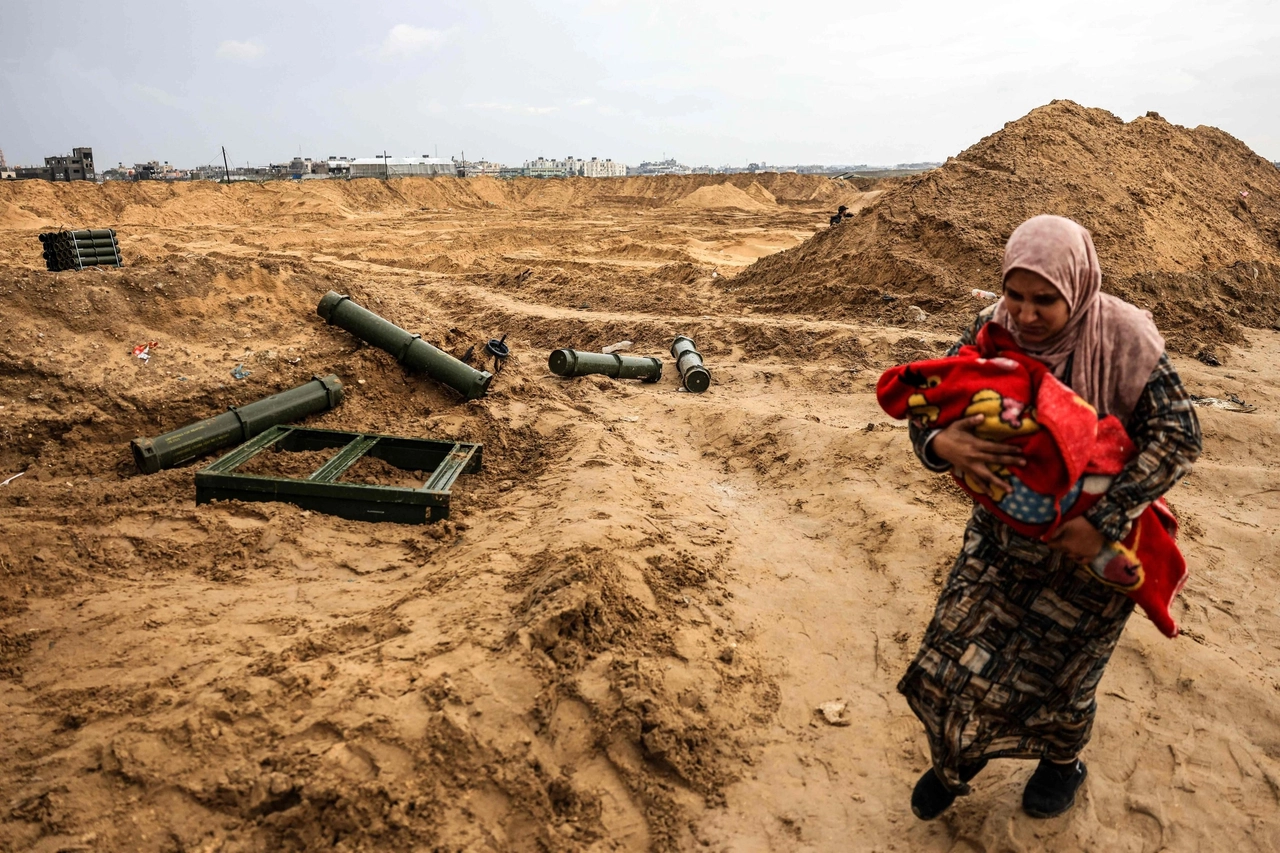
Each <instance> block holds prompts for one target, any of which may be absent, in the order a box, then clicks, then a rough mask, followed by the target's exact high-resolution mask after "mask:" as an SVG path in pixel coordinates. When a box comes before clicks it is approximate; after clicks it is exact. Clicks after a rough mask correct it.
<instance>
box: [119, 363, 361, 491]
mask: <svg viewBox="0 0 1280 853" xmlns="http://www.w3.org/2000/svg"><path fill="white" fill-rule="evenodd" d="M341 402H342V382H341V381H339V379H338V377H337V376H334V375H333V374H332V373H331V374H329V375H328V376H326V377H324V378H321V377H319V376H317V377H315V378H314V379H312V380H311V381H310V382H307V383H305V384H303V385H299V386H298V387H297V388H290V389H289V390H288V391H281V392H280V393H279V394H273V395H272V396H270V397H264V398H263V399H261V400H258V401H256V402H253V403H249V404H248V405H244V406H232V407H231V410H230V411H228V412H225V413H223V414H221V415H217V416H215V417H212V418H207V419H205V420H203V421H198V422H196V423H193V424H187V425H186V426H184V427H182V428H180V429H175V430H174V431H173V432H166V433H165V434H164V435H161V436H157V437H156V438H135V439H134V440H133V441H131V442H129V448H130V449H131V450H132V451H133V461H134V464H136V465H137V466H138V470H139V471H141V472H142V473H143V474H154V473H156V472H157V471H160V470H162V469H165V468H172V467H173V466H174V465H181V464H182V463H183V462H186V461H188V460H190V459H195V458H196V457H197V456H204V455H205V454H207V453H212V452H213V451H215V450H221V449H222V448H224V447H230V446H231V445H233V444H240V443H242V442H245V441H248V440H249V439H251V438H253V437H254V436H255V435H258V434H259V433H261V432H263V431H264V430H267V429H270V428H271V427H273V426H275V425H276V424H282V423H288V422H289V421H296V420H298V419H299V418H302V417H306V416H307V415H310V414H314V413H316V412H323V411H324V410H326V409H332V408H333V407H334V406H336V405H338V404H339V403H341Z"/></svg>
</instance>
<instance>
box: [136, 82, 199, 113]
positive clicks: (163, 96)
mask: <svg viewBox="0 0 1280 853" xmlns="http://www.w3.org/2000/svg"><path fill="white" fill-rule="evenodd" d="M133 88H134V91H136V92H137V93H138V94H139V95H141V96H142V97H144V98H147V99H148V100H151V101H155V102H156V103H157V104H161V105H162V106H166V107H170V108H172V109H182V108H183V107H185V106H187V103H186V101H184V100H183V99H182V98H179V97H178V96H176V95H171V94H169V93H168V92H166V91H165V90H164V89H158V88H156V87H155V86H141V85H136V86H134V87H133Z"/></svg>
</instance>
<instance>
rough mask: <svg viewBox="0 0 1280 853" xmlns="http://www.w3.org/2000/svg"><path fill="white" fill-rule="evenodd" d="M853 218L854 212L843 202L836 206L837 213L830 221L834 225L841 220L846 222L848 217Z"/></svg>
mask: <svg viewBox="0 0 1280 853" xmlns="http://www.w3.org/2000/svg"><path fill="white" fill-rule="evenodd" d="M852 218H853V214H852V213H849V208H848V207H846V206H845V205H843V204H842V205H840V206H839V207H837V208H836V215H835V216H833V217H831V220H830V222H831V224H832V225H839V224H840V223H841V222H844V221H845V220H846V219H852Z"/></svg>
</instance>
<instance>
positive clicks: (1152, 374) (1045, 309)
mask: <svg viewBox="0 0 1280 853" xmlns="http://www.w3.org/2000/svg"><path fill="white" fill-rule="evenodd" d="M1003 273H1004V292H1003V297H1002V298H1001V300H1000V301H999V302H998V303H997V304H996V305H995V306H994V310H992V309H988V310H987V311H984V312H983V313H981V314H979V315H978V318H977V319H976V320H975V321H974V323H973V325H972V327H971V328H969V329H968V330H967V331H966V332H965V333H964V335H963V336H962V338H961V340H960V341H959V342H958V343H956V345H955V346H954V347H952V349H951V350H950V352H949V353H948V354H949V355H954V354H955V353H956V352H957V351H958V350H959V348H960V347H961V346H962V345H965V344H972V343H973V342H974V340H975V338H976V336H977V333H978V330H979V329H980V328H982V326H983V325H984V324H986V323H987V322H992V321H993V322H996V323H999V324H1001V325H1002V326H1004V327H1006V328H1007V329H1009V331H1010V332H1011V333H1012V334H1013V337H1014V339H1015V340H1016V341H1017V343H1018V345H1019V346H1021V347H1022V349H1023V350H1024V351H1026V352H1027V353H1028V354H1029V355H1031V356H1033V357H1035V358H1037V359H1038V360H1040V361H1041V362H1043V363H1044V364H1045V365H1046V366H1047V367H1048V368H1049V369H1050V370H1051V371H1052V372H1053V374H1054V375H1055V376H1057V377H1058V378H1059V379H1061V380H1062V381H1063V382H1064V383H1065V384H1067V385H1068V386H1070V387H1071V388H1072V390H1074V391H1075V392H1076V393H1077V394H1078V395H1079V396H1081V397H1083V398H1084V399H1085V400H1087V401H1088V402H1089V403H1090V404H1092V405H1093V406H1094V408H1096V409H1097V410H1098V415H1099V417H1102V416H1104V415H1108V414H1111V415H1115V416H1116V417H1117V418H1119V420H1120V421H1121V423H1123V424H1124V427H1125V431H1126V432H1127V433H1128V434H1129V437H1130V438H1132V439H1133V442H1134V445H1135V447H1136V449H1137V451H1138V452H1137V453H1136V455H1135V456H1134V457H1133V458H1132V460H1130V462H1129V463H1128V464H1127V465H1126V466H1125V468H1124V469H1123V470H1122V471H1121V473H1120V474H1119V475H1117V476H1116V477H1115V479H1114V481H1113V482H1112V484H1111V486H1110V487H1109V489H1108V490H1107V492H1106V494H1105V495H1104V496H1103V497H1102V499H1101V500H1099V501H1098V502H1097V504H1095V505H1094V506H1093V507H1091V508H1090V509H1089V510H1088V511H1087V512H1086V513H1085V514H1084V515H1082V516H1080V517H1078V518H1075V519H1072V520H1070V521H1068V522H1066V523H1064V524H1062V525H1061V526H1060V527H1058V528H1057V529H1056V530H1055V531H1054V533H1053V534H1051V536H1050V537H1049V539H1048V541H1047V542H1041V541H1037V540H1034V539H1028V538H1025V537H1023V536H1021V535H1019V534H1018V533H1016V532H1014V531H1013V530H1012V529H1011V528H1010V527H1008V526H1007V525H1005V524H1004V523H1002V522H1001V521H999V520H998V519H997V518H996V517H995V516H994V515H993V514H992V513H991V512H990V511H989V510H987V509H985V508H983V507H982V506H980V505H975V507H974V511H973V515H972V517H971V518H970V520H969V524H968V526H967V527H966V528H965V535H964V545H963V548H962V550H961V552H960V556H959V557H958V558H957V560H956V562H955V565H954V566H953V568H952V570H951V573H950V575H949V577H948V578H947V581H946V584H945V585H944V587H943V589H942V593H941V595H940V596H939V598H938V604H937V608H936V610H935V612H934V615H933V620H932V621H931V622H930V624H929V627H928V629H927V630H926V632H925V635H924V640H923V641H922V643H921V645H920V651H919V652H918V653H917V654H916V657H915V660H914V661H913V662H912V663H911V665H910V666H909V667H908V669H907V672H906V674H905V675H904V676H903V677H902V680H901V681H900V682H899V684H898V690H899V692H901V693H902V694H903V695H904V696H905V697H906V699H907V702H908V704H909V705H910V706H911V709H912V710H913V711H914V712H915V714H916V716H917V717H919V718H920V721H921V722H922V723H923V724H924V726H925V729H926V732H927V734H928V738H929V746H930V750H931V752H932V757H933V766H932V767H931V768H930V769H929V770H927V771H926V772H925V774H924V775H923V776H922V777H921V778H920V781H919V782H917V783H916V787H915V790H914V792H913V793H912V797H911V807H912V811H914V812H915V814H916V816H917V817H919V818H921V819H923V820H931V819H933V818H935V817H937V816H938V815H940V814H942V812H943V811H945V810H946V809H947V808H948V807H949V806H950V805H951V804H952V802H954V801H955V798H956V797H957V796H959V795H963V794H967V793H969V784H968V783H969V782H970V781H971V780H973V779H974V777H976V776H977V775H978V773H980V772H981V771H982V769H983V768H984V767H985V766H986V764H987V761H988V760H989V759H992V758H1029V759H1039V764H1038V765H1037V767H1036V769H1035V772H1034V773H1033V774H1032V775H1031V778H1030V779H1029V780H1028V782H1027V785H1026V788H1025V790H1024V792H1023V798H1022V806H1023V809H1024V811H1026V812H1027V814H1029V815H1031V816H1033V817H1042V818H1043V817H1052V816H1055V815H1058V814H1062V813H1063V812H1065V811H1067V810H1068V809H1070V808H1071V807H1072V806H1073V805H1074V804H1075V798H1076V792H1077V791H1078V789H1079V787H1080V785H1081V784H1082V783H1083V782H1084V779H1085V776H1086V774H1087V770H1086V768H1085V765H1084V763H1083V762H1082V761H1081V760H1080V752H1081V750H1082V749H1083V748H1084V746H1085V744H1086V743H1088V741H1089V736H1090V733H1091V731H1092V728H1093V718H1094V713H1095V710H1096V703H1095V700H1094V694H1095V691H1096V690H1097V686H1098V682H1099V680H1100V679H1101V678H1102V673H1103V670H1104V669H1105V668H1106V665H1107V661H1108V660H1110V658H1111V654H1112V652H1113V651H1114V650H1115V646H1116V643H1117V642H1118V641H1119V639H1120V633H1121V631H1122V630H1123V629H1124V625H1125V622H1126V621H1127V620H1128V618H1129V614H1130V612H1131V611H1132V609H1133V602H1132V600H1131V599H1129V598H1128V597H1127V596H1126V595H1124V593H1123V592H1121V591H1119V590H1116V589H1112V588H1111V587H1108V586H1106V585H1104V584H1102V583H1100V582H1099V581H1098V580H1096V578H1095V576H1094V575H1093V574H1092V573H1091V572H1090V571H1089V570H1088V569H1087V568H1085V567H1084V566H1083V565H1082V563H1088V562H1089V560H1091V559H1092V558H1093V557H1095V556H1096V555H1097V554H1098V552H1099V550H1100V549H1101V548H1102V547H1103V545H1104V543H1105V542H1113V541H1114V542H1118V541H1121V540H1122V539H1124V537H1125V536H1126V535H1127V534H1128V533H1129V529H1130V525H1131V522H1132V520H1133V519H1134V518H1136V517H1137V516H1138V515H1139V514H1141V512H1142V511H1143V509H1144V508H1145V507H1146V506H1147V505H1149V504H1150V503H1151V502H1152V501H1155V500H1156V499H1157V498H1159V497H1160V496H1161V495H1163V494H1164V493H1165V492H1166V491H1168V489H1169V488H1170V487H1172V486H1173V485H1174V484H1175V483H1176V482H1178V480H1179V479H1181V478H1182V477H1183V476H1184V475H1185V474H1186V473H1187V472H1188V471H1190V470H1191V466H1192V463H1194V461H1195V459H1196V457H1197V456H1199V453H1200V447H1201V437H1200V425H1199V423H1198V422H1197V420H1196V416H1195V412H1194V410H1193V408H1192V404H1191V399H1190V397H1189V396H1188V394H1187V392H1186V389H1185V388H1184V387H1183V385H1182V382H1181V380H1180V379H1179V378H1178V374H1177V373H1176V372H1175V371H1174V369H1173V365H1172V364H1171V363H1170V361H1169V358H1168V356H1167V355H1166V354H1165V351H1164V339H1163V338H1162V337H1161V336H1160V333H1159V332H1158V331H1157V330H1156V327H1155V324H1154V323H1153V322H1152V319H1151V315H1150V314H1149V313H1147V312H1146V311H1142V310H1140V309H1138V308H1136V307H1134V306H1133V305H1130V304H1129V303H1127V302H1125V301H1124V300H1122V299H1119V298H1117V297H1114V296H1111V295H1109V294H1105V293H1102V292H1101V285H1102V271H1101V268H1100V267H1099V265H1098V255H1097V252H1096V251H1095V250H1094V247H1093V240H1092V238H1091V237H1090V236H1089V232H1088V231H1087V230H1086V229H1085V228H1083V227H1081V226H1080V225H1078V224H1076V223H1075V222H1072V221H1071V220H1070V219H1065V218H1063V217H1060V216H1036V217H1034V218H1032V219H1029V220H1027V221H1026V222H1024V223H1023V224H1022V225H1020V226H1019V227H1018V228H1017V230H1015V231H1014V232H1013V235H1012V236H1011V237H1010V238H1009V242H1008V244H1007V246H1006V247H1005V255H1004V270H1003ZM982 418H983V416H982V415H977V416H975V417H973V418H966V419H964V420H960V421H957V422H955V423H953V424H952V425H950V426H948V427H947V428H945V429H941V430H932V431H926V430H923V429H919V428H917V427H915V426H913V427H912V429H911V438H912V443H913V445H914V447H915V450H916V453H917V454H918V455H919V456H920V459H921V461H922V462H923V463H924V464H925V466H926V467H928V468H930V469H931V470H934V471H951V470H953V469H954V471H955V473H957V474H962V475H963V474H968V475H970V476H971V477H973V478H976V479H977V480H979V481H981V482H984V483H988V484H991V485H999V486H1001V487H1003V488H1006V489H1007V488H1008V486H1007V485H1006V484H1005V483H1004V482H1003V481H1002V480H1001V479H1000V477H999V476H998V475H997V474H996V473H994V471H993V469H1000V468H1016V467H1018V466H1021V465H1023V464H1025V460H1024V459H1022V458H1021V456H1020V455H1019V454H1018V451H1017V449H1016V448H1014V447H1012V446H1011V445H1008V444H1003V443H999V442H992V441H985V440H983V439H981V438H978V437H977V436H976V435H974V429H975V428H976V427H977V426H978V425H979V424H980V423H981V421H982Z"/></svg>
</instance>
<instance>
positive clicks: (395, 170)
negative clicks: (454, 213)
mask: <svg viewBox="0 0 1280 853" xmlns="http://www.w3.org/2000/svg"><path fill="white" fill-rule="evenodd" d="M455 174H457V169H456V167H455V166H454V165H453V161H452V160H440V159H438V158H435V157H381V156H379V157H359V158H357V159H355V160H352V161H351V172H350V175H351V177H353V178H407V177H410V176H412V175H455Z"/></svg>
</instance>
